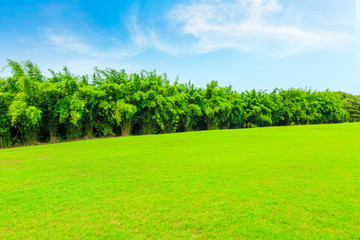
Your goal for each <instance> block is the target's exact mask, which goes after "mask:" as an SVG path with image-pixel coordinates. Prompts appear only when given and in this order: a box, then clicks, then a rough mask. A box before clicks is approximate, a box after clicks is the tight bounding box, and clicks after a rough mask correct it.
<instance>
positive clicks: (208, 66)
mask: <svg viewBox="0 0 360 240" xmlns="http://www.w3.org/2000/svg"><path fill="white" fill-rule="evenodd" d="M356 1H358V0H331V1H329V0H316V1H314V0H301V1H299V0H286V1H285V0H228V1H225V0H178V1H173V0H168V1H161V2H160V1H155V0H137V1H123V0H120V1H119V0H117V1H106V0H104V1H79V0H65V1H61V3H60V1H58V2H57V1H39V0H33V1H21V0H17V1H13V0H2V1H1V2H0V9H1V12H0V57H1V58H0V65H1V66H5V65H6V59H7V58H10V59H14V60H25V59H30V60H32V61H33V62H35V63H37V64H38V65H39V66H40V67H41V69H42V70H43V71H44V73H45V74H47V71H46V70H47V69H49V68H50V69H53V70H60V69H61V67H62V66H64V65H67V66H68V67H69V68H70V70H71V71H72V72H74V73H77V74H86V73H89V74H91V73H92V70H93V68H94V66H98V67H100V68H105V67H111V68H116V69H122V68H124V69H126V70H127V71H128V72H139V71H141V70H142V69H145V70H153V69H156V70H157V72H158V73H164V72H166V73H167V74H168V76H169V78H170V79H171V80H173V79H175V77H176V76H179V77H180V81H181V82H185V81H188V80H192V81H193V82H194V83H196V85H198V86H205V84H206V83H208V82H210V81H211V80H217V81H219V83H220V85H222V86H225V85H229V84H231V85H232V86H233V87H234V89H236V90H239V91H242V90H249V89H253V88H256V89H268V90H272V89H273V88H275V87H278V88H290V87H310V88H312V89H319V90H324V89H327V88H329V89H331V90H343V91H347V92H350V93H357V94H359V93H360V78H359V72H360V70H357V69H360V66H359V65H357V61H356V52H357V50H356V49H357V48H356V39H357V38H356V35H357V31H356V21H357V20H358V21H359V19H357V15H356ZM358 2H359V1H358ZM358 17H359V15H358ZM358 51H360V50H359V49H358ZM0 75H2V76H6V75H8V70H4V71H3V72H2V73H0Z"/></svg>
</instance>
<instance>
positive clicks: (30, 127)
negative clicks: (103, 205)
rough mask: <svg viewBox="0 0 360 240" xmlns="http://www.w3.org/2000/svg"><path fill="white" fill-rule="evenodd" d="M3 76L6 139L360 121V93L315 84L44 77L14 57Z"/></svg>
mask: <svg viewBox="0 0 360 240" xmlns="http://www.w3.org/2000/svg"><path fill="white" fill-rule="evenodd" d="M8 67H10V69H11V76H9V77H7V78H0V146H1V147H9V146H13V145H27V144H34V143H38V142H56V141H62V140H75V139H80V138H92V137H103V136H120V135H123V136H127V135H130V134H133V135H139V134H157V133H173V132H184V131H193V130H206V129H208V130H210V129H227V128H251V127H265V126H287V125H299V124H320V123H342V122H346V121H360V96H354V95H351V94H348V93H343V92H332V91H329V90H327V91H313V90H311V89H288V90H284V89H275V90H273V91H272V92H267V91H262V90H260V91H257V90H251V91H244V92H241V93H239V92H237V91H235V90H233V89H232V88H231V86H227V87H220V86H219V85H218V82H216V81H211V82H210V83H209V84H207V85H206V87H205V88H199V87H196V86H195V85H194V84H193V83H191V82H190V81H189V82H187V83H180V82H179V81H178V79H177V80H175V81H174V82H173V83H171V82H170V81H169V80H168V78H167V75H166V74H157V73H156V71H153V72H147V71H142V72H141V73H139V74H137V73H133V74H128V73H126V72H125V70H120V71H117V70H115V69H104V70H101V69H98V68H95V70H94V73H93V75H92V76H91V77H89V76H88V75H82V76H78V75H74V74H72V73H71V72H70V71H69V69H68V68H67V67H64V68H63V69H62V71H59V72H55V71H52V70H49V71H50V74H51V76H50V77H45V76H44V75H43V74H42V72H41V71H40V69H39V68H38V66H37V65H36V64H34V63H32V62H31V61H29V60H27V61H23V62H16V61H12V60H8Z"/></svg>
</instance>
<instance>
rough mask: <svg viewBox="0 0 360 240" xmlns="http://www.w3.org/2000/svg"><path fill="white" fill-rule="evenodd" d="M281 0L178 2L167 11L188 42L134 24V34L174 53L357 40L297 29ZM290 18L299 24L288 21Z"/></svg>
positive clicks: (268, 50) (285, 50) (280, 50)
mask: <svg viewBox="0 0 360 240" xmlns="http://www.w3.org/2000/svg"><path fill="white" fill-rule="evenodd" d="M287 11H293V10H292V9H286V8H285V7H283V6H282V5H281V4H280V2H279V0H232V1H222V0H200V1H195V2H192V3H190V4H180V5H177V6H175V7H174V8H173V9H171V10H170V11H169V12H168V18H169V20H170V21H172V22H173V23H174V24H175V26H176V27H177V31H175V30H173V31H171V34H177V36H179V38H181V37H184V36H185V37H191V38H192V39H191V40H189V41H188V42H187V43H186V44H182V43H179V42H180V41H178V42H176V41H175V42H171V43H170V42H167V41H166V40H164V39H162V38H161V37H159V36H158V34H157V33H156V31H155V30H149V29H145V30H144V29H141V28H140V27H139V26H138V25H137V24H136V23H134V24H133V25H132V28H131V29H132V36H133V39H134V41H135V42H136V43H138V45H139V46H143V47H144V46H146V47H153V48H157V49H159V50H160V51H164V52H169V53H172V54H179V53H192V54H203V53H209V52H213V51H217V50H221V49H235V50H238V51H245V52H255V53H261V54H268V55H276V56H287V55H291V54H294V53H298V52H301V51H305V50H313V49H324V48H338V49H341V48H344V47H346V46H348V45H349V44H348V43H349V42H355V35H354V34H352V33H347V32H339V31H329V30H327V31H325V30H322V29H316V28H314V27H310V26H309V27H307V28H304V27H299V26H298V24H296V23H297V22H300V21H301V19H299V16H301V14H297V15H296V16H295V19H289V14H286V13H287ZM288 22H295V23H293V24H288Z"/></svg>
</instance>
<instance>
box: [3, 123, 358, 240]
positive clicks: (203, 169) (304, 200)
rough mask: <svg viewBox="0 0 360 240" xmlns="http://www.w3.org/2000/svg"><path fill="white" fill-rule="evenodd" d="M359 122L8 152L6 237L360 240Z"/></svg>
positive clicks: (140, 138)
mask: <svg viewBox="0 0 360 240" xmlns="http://www.w3.org/2000/svg"><path fill="white" fill-rule="evenodd" d="M359 236H360V124H339V125H317V126H295V127H273V128H258V129H242V130H222V131H204V132H191V133H179V134H167V135H153V136H135V137H125V138H109V139H97V140H89V141H78V142H69V143H61V144H53V145H42V146H33V147H24V148H14V149H3V150H0V239H143V238H150V237H151V238H155V239H159V238H161V239H174V238H184V239H188V238H198V239H209V238H217V239H229V238H231V239H254V238H259V239H320V238H321V239H359Z"/></svg>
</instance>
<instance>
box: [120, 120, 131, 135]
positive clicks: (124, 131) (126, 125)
mask: <svg viewBox="0 0 360 240" xmlns="http://www.w3.org/2000/svg"><path fill="white" fill-rule="evenodd" d="M130 131H131V121H124V122H123V123H122V124H121V136H129V135H130Z"/></svg>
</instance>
